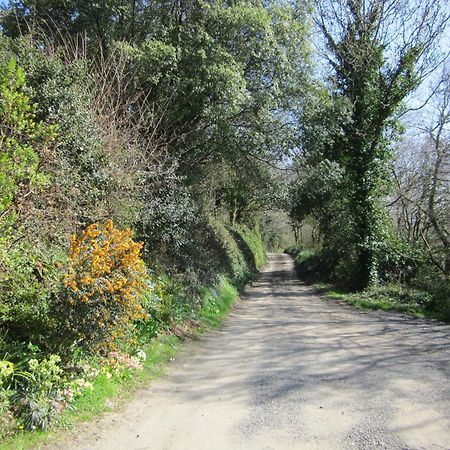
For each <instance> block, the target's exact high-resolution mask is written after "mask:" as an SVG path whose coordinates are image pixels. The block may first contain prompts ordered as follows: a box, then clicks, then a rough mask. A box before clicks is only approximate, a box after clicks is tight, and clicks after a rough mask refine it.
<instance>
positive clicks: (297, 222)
mask: <svg viewBox="0 0 450 450" xmlns="http://www.w3.org/2000/svg"><path fill="white" fill-rule="evenodd" d="M385 3H386V2H384V0H370V1H362V0H339V1H334V0H333V1H331V0H330V1H328V2H327V1H326V0H324V1H316V2H311V4H309V2H296V1H292V2H284V1H277V0H273V1H272V0H271V1H262V0H250V1H244V0H238V1H233V2H222V1H218V0H196V1H192V2H186V1H184V0H176V1H174V0H157V1H155V2H144V1H124V0H108V1H98V2H86V1H81V0H76V1H73V2H67V1H63V0H51V1H49V0H38V1H36V0H33V1H28V0H23V1H19V0H18V1H16V0H12V1H11V2H10V3H9V5H7V6H4V7H3V8H2V11H1V14H0V30H1V31H0V132H1V133H0V163H1V164H0V414H1V417H0V436H6V435H10V434H13V433H14V432H15V431H17V429H22V428H27V429H35V428H47V427H49V426H50V425H51V423H52V422H53V419H54V418H56V417H57V416H58V415H59V413H60V412H61V411H62V410H63V409H65V408H66V407H67V406H69V405H70V404H71V402H72V401H73V399H74V398H76V397H77V396H82V395H85V394H86V392H87V390H89V389H91V388H92V385H91V382H92V380H94V379H96V377H102V376H103V377H107V376H111V374H112V373H116V372H117V370H119V369H120V368H124V367H126V368H128V369H130V370H131V369H134V368H137V367H140V365H141V363H142V359H143V358H145V352H143V350H142V348H141V347H142V345H144V343H148V342H152V340H153V339H154V337H155V336H156V335H158V334H160V333H162V332H171V333H174V334H176V335H177V334H180V333H181V334H182V332H180V328H182V327H183V326H187V325H186V324H190V325H189V326H196V325H197V324H198V321H199V320H203V319H206V320H207V321H209V322H211V323H214V322H215V315H216V314H217V315H220V314H223V313H224V311H225V310H226V307H225V306H226V305H228V306H229V304H230V303H231V301H232V298H233V295H235V293H236V290H240V289H242V288H243V287H244V286H245V284H246V283H247V282H248V281H249V280H250V279H251V278H252V277H253V276H254V275H255V274H256V273H257V272H258V270H259V269H260V268H261V267H262V265H263V264H264V261H265V249H267V248H268V249H271V250H278V249H279V247H280V246H282V245H285V244H289V243H290V242H291V240H292V239H291V236H290V231H289V232H288V231H287V228H288V226H289V220H290V222H291V224H292V228H293V231H294V238H295V240H296V241H298V242H297V244H300V247H301V248H297V251H295V252H294V253H295V255H299V256H298V263H299V266H301V267H302V268H303V269H305V270H304V273H305V274H311V273H315V274H317V275H320V276H321V277H325V278H328V279H331V280H333V281H337V282H339V283H340V284H342V285H345V286H346V287H351V288H353V289H364V288H366V287H370V289H378V290H375V291H370V290H369V291H367V292H366V293H365V294H364V295H365V296H366V297H367V298H369V299H372V297H371V296H372V293H373V292H376V293H375V294H373V295H382V296H384V297H387V296H388V294H387V293H390V294H389V295H391V296H392V297H395V296H396V294H395V293H396V292H397V293H398V292H400V294H399V295H397V296H396V300H395V301H396V302H397V304H400V303H402V302H404V298H406V297H405V296H404V295H403V290H402V289H403V286H407V287H408V289H409V291H408V292H410V293H411V295H410V296H409V297H408V298H411V299H413V300H411V302H413V303H414V305H416V306H417V305H419V303H420V306H421V307H422V306H424V304H425V303H427V305H428V306H427V307H429V308H430V310H433V308H434V310H439V311H441V312H442V311H443V312H444V313H445V311H447V312H448V310H450V308H448V295H447V294H448V292H449V290H448V276H449V267H450V256H449V237H448V225H447V222H448V184H446V182H445V181H443V180H445V179H446V172H445V171H446V170H447V169H446V167H447V168H448V154H449V153H448V142H449V138H448V123H449V121H448V117H449V114H448V105H449V102H448V98H449V97H448V95H449V94H448V74H447V75H446V76H443V80H446V81H445V82H444V81H442V82H441V84H440V85H439V88H437V89H435V96H438V97H437V98H440V99H441V100H440V101H439V100H438V101H436V105H437V106H436V107H437V112H438V113H437V115H436V116H435V117H437V125H436V124H430V126H429V127H428V129H427V140H425V141H424V143H423V146H421V149H422V150H421V151H422V153H423V155H424V156H423V158H421V160H420V163H419V161H418V160H417V159H416V160H415V159H414V158H409V159H408V158H407V163H405V161H404V158H403V159H402V157H401V155H402V154H401V152H399V154H398V158H397V160H395V158H394V156H395V153H396V145H397V147H398V149H401V148H402V147H401V146H400V144H399V142H400V140H401V135H402V131H403V126H402V124H401V122H400V119H399V115H400V113H401V112H402V110H403V108H404V101H405V99H407V97H408V95H410V93H412V92H413V91H414V90H415V89H416V88H417V87H418V86H419V85H420V83H421V81H422V80H423V79H424V77H425V76H426V75H427V73H429V72H430V71H431V69H432V68H433V67H436V65H438V63H439V61H440V60H439V55H438V52H437V49H436V47H437V46H438V39H439V37H440V36H441V35H442V33H443V32H444V29H445V24H446V23H447V18H446V16H445V11H444V10H443V9H442V8H440V5H439V0H433V1H432V2H431V3H430V5H428V6H426V5H417V8H415V7H413V6H412V5H410V4H409V2H403V1H397V0H392V2H391V6H392V7H390V8H385V6H386V5H385ZM403 17H407V18H408V21H404V20H403ZM314 24H315V26H316V27H317V30H318V31H320V32H321V33H322V39H323V42H322V43H323V45H324V46H325V48H324V49H323V50H324V52H325V54H326V55H327V56H326V59H327V61H328V62H329V63H330V65H329V68H330V70H329V72H326V70H325V71H324V70H323V68H322V70H318V67H316V66H315V65H314V63H313V62H315V59H316V58H314V57H312V55H313V47H314V46H313V45H312V44H313V43H312V35H313V33H312V30H313V26H314ZM317 44H318V45H319V46H320V45H321V41H320V39H319V41H318V42H317ZM314 56H315V55H314ZM443 86H446V87H445V88H444V87H443ZM402 145H404V144H402ZM403 155H404V154H403ZM412 160H414V161H415V164H416V166H417V167H415V168H416V169H417V170H416V172H419V173H420V174H421V177H418V178H417V177H416V178H415V177H412V176H410V173H411V172H404V171H402V167H404V166H405V165H407V166H408V167H409V166H410V165H411V164H412V163H411V161H412ZM413 165H414V164H413ZM447 175H448V173H447ZM447 178H448V177H447ZM387 203H389V205H390V208H391V209H388V208H387V207H386V204H387ZM288 216H289V219H288ZM392 219H394V220H392ZM113 224H114V225H113ZM71 236H72V238H71ZM308 236H309V237H310V238H311V239H310V240H309V242H305V241H307V240H308ZM70 243H71V244H70ZM306 247H310V248H308V249H306ZM311 247H313V248H311ZM299 250H300V253H299ZM430 263H431V265H432V269H429V267H430ZM436 280H437V281H436ZM385 283H387V284H389V286H388V287H387V288H386V289H384V287H383V286H384V284H385ZM374 286H377V287H376V288H374ZM399 286H400V288H401V289H400V288H399ZM218 291H220V292H224V296H223V298H225V299H226V300H224V301H223V302H222V300H223V298H222V297H221V295H219V294H218ZM422 291H426V292H425V294H423V292H422ZM384 297H383V298H384ZM408 301H409V300H408ZM224 305H225V306H224ZM416 306H414V308H415V307H416ZM181 324H184V325H181ZM143 353H144V354H143ZM115 371H116V372H115Z"/></svg>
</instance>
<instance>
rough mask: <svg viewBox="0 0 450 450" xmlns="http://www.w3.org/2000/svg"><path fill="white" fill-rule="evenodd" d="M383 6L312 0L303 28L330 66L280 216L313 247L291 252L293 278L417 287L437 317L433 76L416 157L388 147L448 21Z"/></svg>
mask: <svg viewBox="0 0 450 450" xmlns="http://www.w3.org/2000/svg"><path fill="white" fill-rule="evenodd" d="M332 3H333V4H332ZM394 4H395V7H393V8H392V9H391V8H390V7H389V8H388V7H386V4H385V2H383V1H369V2H364V1H360V0H349V1H337V2H329V1H326V0H324V1H320V2H318V9H317V16H316V19H315V22H316V24H317V28H318V31H320V32H321V34H322V36H323V39H324V45H325V47H326V48H325V49H324V50H325V51H326V52H327V61H328V63H329V66H330V69H331V70H330V77H329V78H328V79H327V80H323V81H315V80H313V81H311V89H310V90H309V92H308V94H307V97H306V98H307V103H305V106H304V108H303V109H302V111H301V120H300V121H299V122H300V137H299V149H300V151H299V152H298V153H297V156H296V158H295V161H294V170H295V172H296V177H295V179H294V181H293V182H292V185H291V206H290V216H291V219H292V221H293V224H294V227H295V230H296V233H297V235H298V233H299V231H298V230H299V229H301V228H305V229H309V233H307V234H309V236H310V242H309V243H306V246H307V247H309V248H311V247H314V253H315V254H314V256H310V257H309V258H303V257H299V265H300V266H301V267H300V270H301V271H302V273H304V274H305V273H309V274H310V275H311V274H315V276H320V277H322V278H325V279H328V280H331V281H333V282H337V283H338V284H340V285H341V286H344V287H346V288H350V289H357V290H360V289H364V288H369V289H371V288H373V287H376V286H378V285H383V284H395V285H397V286H400V287H399V289H400V291H401V290H402V287H401V286H402V285H404V286H406V287H405V288H406V289H408V288H411V289H414V288H415V289H422V290H425V291H427V292H428V293H429V294H431V297H432V298H434V300H431V297H430V295H427V294H425V295H424V298H428V299H429V303H430V305H429V306H430V309H433V308H434V307H435V308H436V309H437V310H439V311H440V314H444V315H446V314H447V313H446V312H445V311H448V310H449V309H450V304H449V303H448V301H444V303H443V301H442V297H443V296H445V293H446V292H448V289H447V288H445V286H446V285H447V286H448V283H449V280H448V273H446V269H445V267H446V264H447V263H446V261H448V258H449V257H450V256H449V255H450V253H449V247H448V230H447V229H446V226H445V225H444V222H445V220H446V219H445V218H446V217H447V213H448V198H449V197H448V191H447V192H445V190H446V188H445V186H448V183H446V181H445V179H446V174H445V157H444V154H448V145H447V143H448V128H447V127H446V125H445V123H446V119H445V118H446V117H448V116H447V115H446V114H448V112H446V107H447V106H444V105H446V101H445V100H444V99H445V92H446V89H447V92H448V87H447V88H445V87H444V86H445V85H446V83H445V82H444V80H441V82H440V83H439V86H438V88H436V89H435V90H434V91H433V92H434V94H433V96H432V97H433V98H434V103H436V104H437V105H438V107H437V108H436V109H437V111H436V112H434V113H433V114H434V117H436V116H437V121H436V122H435V123H434V124H430V125H428V126H427V128H423V126H422V123H421V133H422V137H419V138H416V142H415V144H414V145H415V147H417V144H418V141H420V140H422V139H424V136H423V133H426V135H428V137H426V135H425V139H426V140H427V141H428V142H429V147H430V148H431V150H430V151H429V152H428V153H427V156H426V157H425V158H424V157H423V156H422V157H421V156H420V155H419V153H418V152H417V151H414V152H413V151H412V149H411V151H410V152H409V154H407V153H406V152H405V147H404V146H403V147H402V146H399V145H398V142H399V141H400V140H401V137H402V133H403V132H404V126H403V124H402V123H401V121H400V117H401V115H402V114H403V113H404V112H405V101H406V99H407V97H408V95H409V94H411V93H412V92H413V91H414V90H415V89H416V88H417V87H418V86H419V84H420V83H421V81H422V80H423V79H424V77H425V76H426V75H427V74H428V73H429V72H431V71H433V69H435V68H437V67H439V65H440V64H441V63H442V61H443V59H445V55H442V54H440V51H439V44H438V43H439V39H440V37H441V36H442V33H443V32H444V30H445V27H446V22H447V20H448V15H446V14H447V13H445V11H444V10H443V9H442V8H441V7H442V6H443V5H441V4H440V2H439V1H434V2H431V3H430V4H429V5H428V4H427V5H415V6H413V5H412V4H410V3H408V2H406V3H402V2H393V3H392V4H391V6H392V5H394ZM405 18H407V19H405ZM447 95H448V94H447ZM439 98H440V99H441V100H439ZM425 106H427V105H425ZM419 109H420V108H419ZM436 113H437V114H436ZM419 120H421V119H419ZM402 145H404V144H402ZM419 145H420V144H419ZM445 149H446V150H445ZM396 153H397V154H396ZM395 157H397V159H398V162H399V163H396V162H395ZM402 165H404V166H403V170H399V168H400V167H401V166H402ZM396 166H397V167H396ZM405 166H406V167H407V168H405ZM410 169H413V170H410ZM413 174H415V175H413ZM427 174H428V175H427ZM414 176H419V177H423V178H422V182H423V184H422V185H421V186H420V187H419V186H412V185H411V180H412V179H413V177H414ZM417 188H418V190H416V189H417ZM446 211H447V212H446ZM392 219H394V220H392ZM405 228H406V229H405ZM311 229H312V233H311ZM304 247H305V243H304V244H303V249H304ZM295 253H296V254H297V253H298V252H295ZM300 254H301V252H300ZM431 279H434V281H433V282H431V283H430V280H431ZM431 285H433V286H434V287H432V286H431ZM438 286H439V288H438ZM393 297H395V296H393ZM394 300H395V299H394ZM394 302H395V301H394ZM445 302H447V305H445Z"/></svg>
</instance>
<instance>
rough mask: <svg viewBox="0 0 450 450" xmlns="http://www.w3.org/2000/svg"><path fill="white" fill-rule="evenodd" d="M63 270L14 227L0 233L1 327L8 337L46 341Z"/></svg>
mask: <svg viewBox="0 0 450 450" xmlns="http://www.w3.org/2000/svg"><path fill="white" fill-rule="evenodd" d="M60 282H61V279H60V274H59V271H58V270H57V269H56V267H55V265H54V264H53V263H52V262H51V261H45V260H44V259H43V256H42V255H40V254H37V253H36V251H35V249H34V248H32V246H31V245H30V244H29V243H27V242H26V241H25V240H23V239H21V236H20V234H19V236H17V234H16V233H13V232H12V231H9V232H7V233H6V232H5V233H4V234H3V235H2V236H1V237H0V330H1V331H2V332H3V333H5V334H6V336H7V338H8V339H14V340H24V341H30V340H31V341H39V342H42V343H43V342H44V341H45V340H46V338H47V337H48V335H49V331H50V329H51V326H52V324H51V319H50V317H49V308H50V303H51V299H52V295H53V294H54V293H55V292H56V291H57V290H58V289H59V286H60Z"/></svg>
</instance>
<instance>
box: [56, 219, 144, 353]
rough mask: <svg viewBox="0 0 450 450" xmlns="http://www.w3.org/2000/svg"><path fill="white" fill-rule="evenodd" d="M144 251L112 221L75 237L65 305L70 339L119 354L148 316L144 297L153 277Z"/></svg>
mask: <svg viewBox="0 0 450 450" xmlns="http://www.w3.org/2000/svg"><path fill="white" fill-rule="evenodd" d="M142 246H143V244H142V243H137V242H134V241H133V239H132V231H131V230H130V229H126V230H123V231H121V230H119V229H118V228H115V227H114V225H113V222H112V220H108V221H107V222H106V223H105V224H103V225H99V224H97V223H94V224H92V225H90V226H89V227H88V228H86V229H85V230H84V231H83V232H82V233H81V234H80V235H73V236H72V242H71V246H70V251H69V256H68V261H67V270H66V273H65V276H64V286H65V290H66V292H65V293H66V295H65V297H64V299H63V302H64V305H65V312H66V313H67V317H66V319H67V327H68V331H69V334H70V335H71V336H72V337H73V338H74V340H75V341H76V342H77V343H79V345H81V346H83V347H84V348H85V349H86V350H88V351H89V352H90V353H107V352H108V351H111V350H117V344H118V341H119V340H121V339H125V338H126V335H127V331H128V328H129V325H130V324H131V322H133V321H136V320H138V319H142V318H144V317H145V311H144V309H143V308H142V305H141V295H142V293H143V292H144V290H146V289H148V288H149V283H148V282H149V277H148V274H147V271H146V268H145V265H144V262H143V260H142V259H141V251H142Z"/></svg>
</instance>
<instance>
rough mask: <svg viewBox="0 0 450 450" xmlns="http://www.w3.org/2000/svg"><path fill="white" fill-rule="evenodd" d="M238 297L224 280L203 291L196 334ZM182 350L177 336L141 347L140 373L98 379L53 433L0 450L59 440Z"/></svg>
mask: <svg viewBox="0 0 450 450" xmlns="http://www.w3.org/2000/svg"><path fill="white" fill-rule="evenodd" d="M237 297H238V291H237V289H236V288H235V287H234V286H233V285H232V284H231V283H230V281H228V279H226V278H224V277H223V278H221V280H220V282H219V284H218V286H217V287H216V288H215V289H213V288H210V289H207V288H205V290H204V292H203V307H202V309H201V310H200V325H199V327H198V328H197V330H196V333H198V334H199V333H203V332H205V331H208V330H210V329H214V328H217V327H218V326H219V325H220V324H221V323H222V321H223V320H224V318H225V317H226V316H227V315H228V313H229V311H230V310H231V308H232V307H233V305H234V303H235V302H236V299H237ZM181 348H182V342H181V341H180V340H179V339H178V338H177V337H176V336H173V335H166V334H161V335H159V336H157V337H156V338H154V339H152V340H151V341H150V342H149V343H148V344H146V345H144V346H143V349H144V350H145V352H146V354H147V359H146V361H145V362H144V364H143V368H142V370H133V371H132V370H128V369H123V370H121V371H120V373H118V374H117V375H114V376H112V377H111V378H107V377H106V375H103V374H102V375H100V376H98V377H97V378H96V379H95V380H94V381H93V390H92V391H87V392H86V393H85V394H84V395H83V396H82V397H80V398H78V399H76V400H75V401H74V402H73V404H72V408H71V409H67V410H65V411H64V412H63V413H62V414H61V417H60V418H59V420H58V422H57V424H56V425H55V426H54V427H53V429H51V430H48V431H39V430H37V431H34V432H30V431H22V432H18V433H17V434H16V435H14V437H12V438H10V439H8V440H6V441H4V442H3V443H0V449H2V450H25V449H38V448H41V447H42V446H43V445H45V444H50V443H53V442H55V441H57V440H58V439H61V438H62V434H63V432H64V431H65V430H70V429H72V428H73V427H74V426H75V425H76V424H77V423H80V422H87V421H90V420H92V419H94V418H95V417H97V416H98V415H99V414H101V413H104V412H107V411H111V410H112V409H114V408H115V407H117V406H118V405H120V404H123V402H124V401H126V400H128V399H130V398H132V397H133V394H134V393H135V392H136V389H138V388H139V387H143V386H145V385H146V384H148V383H149V382H150V381H152V380H154V379H156V378H158V377H159V376H161V375H162V374H163V373H164V372H165V370H166V368H167V364H168V362H169V361H170V360H171V358H173V357H174V356H175V355H176V354H177V353H178V352H179V350H180V349H181Z"/></svg>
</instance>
